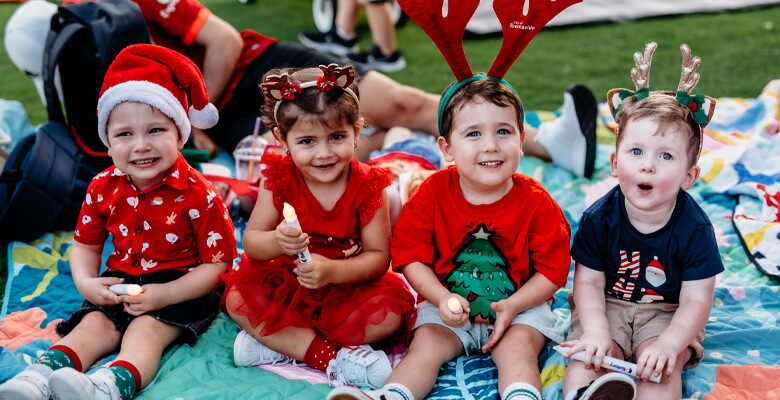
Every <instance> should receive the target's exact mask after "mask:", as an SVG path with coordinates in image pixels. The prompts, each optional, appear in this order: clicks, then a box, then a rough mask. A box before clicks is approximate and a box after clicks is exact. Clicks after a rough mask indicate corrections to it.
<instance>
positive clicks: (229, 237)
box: [190, 171, 238, 263]
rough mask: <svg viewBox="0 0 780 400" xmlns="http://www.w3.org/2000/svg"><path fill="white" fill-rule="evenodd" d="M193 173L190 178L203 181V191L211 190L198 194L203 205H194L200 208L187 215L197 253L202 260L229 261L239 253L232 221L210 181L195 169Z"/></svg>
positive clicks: (212, 261) (207, 261) (213, 261)
mask: <svg viewBox="0 0 780 400" xmlns="http://www.w3.org/2000/svg"><path fill="white" fill-rule="evenodd" d="M192 174H193V178H195V179H196V180H197V181H198V183H199V184H200V185H203V189H199V190H204V189H205V191H206V193H211V194H213V197H211V196H207V195H206V194H205V193H204V196H202V197H201V198H202V199H203V205H202V206H199V207H197V209H198V210H203V211H202V212H201V213H199V214H198V215H197V217H194V218H193V217H192V216H190V224H191V225H192V233H193V237H194V238H195V243H196V244H197V247H198V256H199V258H200V260H201V261H202V262H204V263H218V262H231V261H232V260H233V259H235V258H236V257H238V250H237V247H236V235H235V230H234V228H233V222H232V220H231V219H230V215H229V214H228V211H227V208H226V207H225V203H224V202H223V201H222V197H220V196H219V194H217V191H216V189H214V186H213V185H212V184H211V183H210V182H208V181H206V180H205V178H203V177H202V176H196V175H195V174H197V172H195V171H193V172H192ZM197 175H199V174H197Z"/></svg>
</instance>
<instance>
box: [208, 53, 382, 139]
mask: <svg viewBox="0 0 780 400" xmlns="http://www.w3.org/2000/svg"><path fill="white" fill-rule="evenodd" d="M331 63H336V64H339V65H345V63H344V61H343V60H340V59H338V58H335V57H333V56H331V55H328V54H324V53H321V52H318V51H316V50H312V49H309V48H307V47H303V46H301V45H298V44H295V43H289V42H281V41H280V42H276V43H274V44H272V45H270V46H269V47H268V48H267V49H266V50H265V51H263V53H262V54H260V56H259V57H257V58H256V59H254V60H253V61H252V62H251V63H250V64H249V65H248V66H247V68H246V70H245V71H244V76H243V77H242V78H241V80H240V81H239V82H238V85H237V86H236V89H235V90H234V91H233V94H232V96H231V97H230V100H229V101H228V103H227V104H225V106H224V107H223V108H222V109H221V110H220V111H219V122H218V123H217V125H216V126H215V127H213V128H211V129H210V130H209V136H211V138H212V139H213V140H214V142H215V143H216V144H217V145H218V146H219V147H220V148H222V149H223V150H225V151H227V152H228V153H232V152H233V150H234V149H235V148H236V145H237V144H238V142H239V141H241V139H243V138H245V137H246V136H248V135H251V134H252V132H253V131H254V127H255V121H256V119H257V117H259V116H260V107H261V106H262V105H263V94H262V92H260V87H259V85H260V82H261V80H262V79H263V75H264V74H265V73H266V72H268V71H270V70H272V69H275V68H288V67H291V68H306V67H317V66H320V65H328V64H331ZM354 67H355V72H356V73H357V79H358V80H360V78H361V77H362V76H364V75H365V74H366V73H367V72H368V70H367V69H365V68H363V67H361V66H359V65H355V66H354ZM265 130H266V128H265V126H263V125H262V124H261V125H260V133H263V132H264V131H265Z"/></svg>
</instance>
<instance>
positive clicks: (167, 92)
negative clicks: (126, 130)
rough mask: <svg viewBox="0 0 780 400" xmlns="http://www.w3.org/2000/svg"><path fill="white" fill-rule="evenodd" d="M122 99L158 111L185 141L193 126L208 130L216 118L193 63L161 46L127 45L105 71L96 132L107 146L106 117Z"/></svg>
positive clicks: (198, 71) (216, 115)
mask: <svg viewBox="0 0 780 400" xmlns="http://www.w3.org/2000/svg"><path fill="white" fill-rule="evenodd" d="M123 101H137V102H139V103H145V104H149V105H150V106H152V107H155V108H157V109H158V110H160V111H161V112H162V113H163V114H165V115H167V116H168V117H169V118H171V119H172V120H173V122H174V123H175V124H176V126H177V127H178V128H179V134H180V135H181V138H182V141H184V142H186V141H187V139H189V137H190V132H191V130H192V127H193V126H194V127H196V128H200V129H208V128H211V127H212V126H214V125H216V124H217V121H218V120H219V113H218V112H217V108H216V107H214V105H213V104H211V103H209V95H208V92H207V91H206V84H205V83H204V82H203V76H202V75H201V73H200V70H199V69H198V67H197V66H196V65H195V63H193V62H192V60H190V59H189V58H187V57H186V56H184V55H182V54H180V53H177V52H175V51H173V50H170V49H168V48H165V47H162V46H156V45H151V44H136V45H132V46H128V47H126V48H125V49H124V50H122V51H121V52H120V53H119V55H117V57H116V59H115V60H114V62H112V63H111V66H110V67H109V68H108V71H106V76H105V78H103V87H102V88H101V89H100V99H99V100H98V109H97V113H98V135H100V139H101V140H102V141H103V143H104V144H105V145H106V146H108V140H107V138H106V125H107V123H108V117H109V115H110V114H111V110H113V109H114V107H116V106H117V105H118V104H119V103H121V102H123ZM190 102H191V103H192V106H190Z"/></svg>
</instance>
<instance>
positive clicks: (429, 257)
mask: <svg viewBox="0 0 780 400" xmlns="http://www.w3.org/2000/svg"><path fill="white" fill-rule="evenodd" d="M432 186H434V184H433V179H428V180H426V181H425V182H423V183H422V184H421V185H420V187H419V188H418V189H417V191H416V192H415V193H414V194H413V195H412V197H410V198H409V200H408V201H407V202H406V203H405V204H404V206H403V209H402V210H401V215H400V216H399V217H398V221H397V222H396V225H395V230H394V231H393V240H392V241H391V242H390V255H391V258H392V264H393V269H394V270H396V271H398V270H399V269H400V268H401V267H403V266H405V265H407V264H410V263H412V262H415V261H417V262H421V263H424V264H428V265H433V260H434V255H435V254H436V241H435V235H434V229H435V227H434V211H435V210H434V208H435V203H434V200H435V198H434V197H433V196H432V194H433V193H435V192H436V191H435V190H433V188H432Z"/></svg>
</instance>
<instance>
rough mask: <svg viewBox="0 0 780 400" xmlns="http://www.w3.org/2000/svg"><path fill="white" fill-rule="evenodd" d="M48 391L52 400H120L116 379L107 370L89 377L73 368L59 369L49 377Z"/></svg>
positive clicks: (101, 369) (99, 371) (104, 369)
mask: <svg viewBox="0 0 780 400" xmlns="http://www.w3.org/2000/svg"><path fill="white" fill-rule="evenodd" d="M49 389H50V390H51V396H52V397H53V398H54V400H77V399H78V400H87V399H90V400H120V399H121V397H120V396H119V388H118V387H117V386H116V377H115V376H114V373H113V372H111V370H110V369H108V368H100V369H99V370H97V371H95V373H93V374H91V375H87V374H84V373H81V372H79V371H76V370H75V369H73V368H61V369H58V370H56V371H54V373H52V374H51V376H50V377H49Z"/></svg>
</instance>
